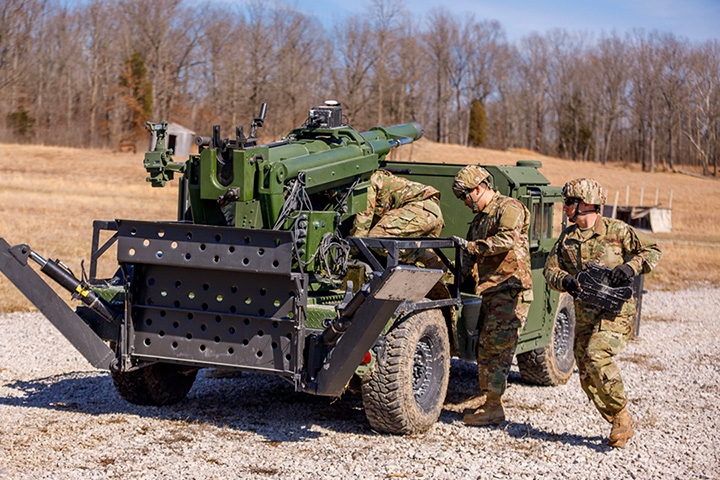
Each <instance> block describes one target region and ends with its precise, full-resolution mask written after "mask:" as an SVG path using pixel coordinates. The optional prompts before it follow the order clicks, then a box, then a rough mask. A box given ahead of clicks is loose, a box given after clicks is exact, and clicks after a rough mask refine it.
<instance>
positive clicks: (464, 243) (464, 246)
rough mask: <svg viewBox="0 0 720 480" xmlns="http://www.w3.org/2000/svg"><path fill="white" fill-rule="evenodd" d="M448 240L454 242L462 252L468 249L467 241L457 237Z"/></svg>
mask: <svg viewBox="0 0 720 480" xmlns="http://www.w3.org/2000/svg"><path fill="white" fill-rule="evenodd" d="M450 240H452V241H453V242H455V243H456V244H457V246H458V247H460V248H462V249H463V250H467V248H468V241H467V240H465V239H464V238H460V237H458V236H455V235H453V236H452V237H450Z"/></svg>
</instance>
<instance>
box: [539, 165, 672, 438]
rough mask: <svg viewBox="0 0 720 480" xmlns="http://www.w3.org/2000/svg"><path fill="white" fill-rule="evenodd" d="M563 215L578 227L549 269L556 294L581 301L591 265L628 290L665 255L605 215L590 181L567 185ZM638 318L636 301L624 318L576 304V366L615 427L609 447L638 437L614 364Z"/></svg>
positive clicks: (566, 234) (567, 234) (565, 236)
mask: <svg viewBox="0 0 720 480" xmlns="http://www.w3.org/2000/svg"><path fill="white" fill-rule="evenodd" d="M562 193H563V197H564V198H565V206H564V207H563V210H564V212H565V214H566V215H567V217H568V219H569V220H570V221H571V222H573V225H571V226H569V227H568V228H566V229H565V230H564V231H563V232H562V234H561V235H560V238H559V239H558V241H557V243H556V244H555V246H554V247H553V249H552V251H551V252H550V255H548V257H547V261H546V263H545V270H544V274H545V278H546V279H547V281H548V284H549V285H550V286H551V287H552V288H554V289H555V290H559V291H561V292H568V293H569V294H570V295H572V296H573V297H577V295H578V293H580V291H581V289H582V287H581V285H580V283H579V282H578V279H577V275H578V273H579V272H580V271H582V270H583V268H584V267H583V266H584V265H586V264H587V263H589V262H592V263H595V264H596V265H600V266H602V267H608V268H611V269H612V270H611V272H610V281H611V284H612V286H615V287H619V286H628V285H631V284H632V283H633V280H634V277H635V276H636V275H641V274H643V273H648V272H650V271H651V270H652V269H653V268H655V266H656V265H657V263H658V261H659V260H660V257H661V255H662V253H661V252H660V249H659V248H658V247H657V245H656V244H655V243H654V242H651V241H649V240H648V239H645V238H642V237H640V236H639V235H638V234H637V233H636V232H635V230H634V229H633V228H632V227H630V226H629V225H627V224H625V223H624V222H622V221H620V220H616V219H612V218H604V217H603V216H602V214H601V208H602V205H603V204H604V203H605V192H604V190H603V188H602V187H601V186H600V184H599V183H598V182H597V181H595V180H593V179H591V178H579V179H576V180H573V181H571V182H568V183H566V184H565V186H564V187H563V190H562ZM634 316H635V300H634V299H633V298H631V299H630V300H628V301H627V302H626V303H625V304H624V305H623V306H622V310H621V311H620V313H613V312H610V311H608V310H604V309H602V308H599V307H595V306H592V305H589V304H587V303H584V302H581V301H579V300H577V299H576V300H575V322H576V323H575V344H574V349H573V350H574V354H575V361H576V362H577V365H578V371H579V373H580V385H581V386H582V389H583V390H584V391H585V393H586V394H587V396H588V398H590V400H591V401H592V402H593V403H594V404H595V407H596V408H597V409H598V411H599V412H600V415H602V417H603V418H604V419H605V420H607V421H608V422H610V423H612V430H611V432H610V438H609V445H610V446H611V447H623V446H625V444H626V443H627V441H628V439H630V438H631V437H632V436H633V433H634V432H633V424H634V422H633V419H632V417H631V416H630V413H629V412H628V408H627V397H626V395H625V389H624V386H623V382H622V378H621V377H620V370H619V369H618V367H617V365H615V363H614V362H613V360H612V358H613V357H614V356H615V355H617V354H618V353H620V352H621V351H622V349H623V348H625V344H626V343H627V340H628V338H629V336H630V330H631V328H632V321H633V318H634Z"/></svg>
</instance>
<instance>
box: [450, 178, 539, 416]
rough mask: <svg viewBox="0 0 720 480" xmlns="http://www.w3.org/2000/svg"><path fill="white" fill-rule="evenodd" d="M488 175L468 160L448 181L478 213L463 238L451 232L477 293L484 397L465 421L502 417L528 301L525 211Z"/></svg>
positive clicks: (529, 285) (481, 387) (481, 383)
mask: <svg viewBox="0 0 720 480" xmlns="http://www.w3.org/2000/svg"><path fill="white" fill-rule="evenodd" d="M489 178H490V174H489V173H488V172H487V170H485V169H484V168H481V167H477V166H473V165H470V166H467V167H465V168H463V169H462V170H460V172H458V174H457V175H456V176H455V180H454V182H453V187H452V188H453V192H454V193H455V196H456V197H458V198H460V199H461V200H463V202H464V203H465V205H466V206H467V207H468V208H471V209H472V210H473V212H476V213H477V215H476V216H475V218H474V219H473V221H472V223H471V224H470V229H469V231H468V234H467V239H462V238H459V237H453V239H454V240H455V242H456V243H457V244H458V245H459V246H460V247H462V249H463V255H464V257H463V260H464V262H463V264H464V266H465V267H467V268H466V269H465V271H464V272H462V273H463V277H464V278H465V277H468V276H472V279H473V280H474V283H475V293H476V294H478V295H482V308H481V324H480V325H482V329H481V331H480V333H479V336H478V351H477V361H478V378H479V383H480V393H481V395H484V396H485V403H484V404H483V405H482V406H481V407H480V408H477V409H476V410H475V411H468V412H466V413H465V415H464V416H463V422H465V423H467V424H469V425H498V424H500V423H502V422H503V421H505V411H504V409H503V405H502V395H503V393H504V392H505V389H506V387H507V377H508V374H509V373H510V366H511V365H512V359H513V356H514V355H515V348H516V347H517V341H518V336H519V334H520V330H521V329H522V328H523V327H524V326H525V322H526V320H527V315H528V311H529V310H530V302H531V301H532V278H531V276H530V247H529V243H528V229H529V227H530V212H529V211H528V209H527V208H526V207H525V205H523V204H522V203H521V202H520V201H518V200H516V199H514V198H511V197H506V196H504V195H501V194H500V193H498V192H496V191H494V190H493V189H492V188H490V184H489Z"/></svg>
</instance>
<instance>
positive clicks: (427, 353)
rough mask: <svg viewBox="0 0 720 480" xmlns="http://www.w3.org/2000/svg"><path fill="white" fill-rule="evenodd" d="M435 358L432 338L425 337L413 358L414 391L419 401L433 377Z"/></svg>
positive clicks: (418, 345)
mask: <svg viewBox="0 0 720 480" xmlns="http://www.w3.org/2000/svg"><path fill="white" fill-rule="evenodd" d="M433 360H434V359H433V355H432V347H431V344H430V339H429V338H428V337H423V338H421V339H420V341H419V342H418V344H417V347H416V348H415V355H414V358H413V379H412V383H413V393H414V395H415V400H416V401H418V402H420V400H421V399H422V398H423V396H424V395H425V394H426V393H427V391H428V386H429V385H430V382H431V379H432V371H433Z"/></svg>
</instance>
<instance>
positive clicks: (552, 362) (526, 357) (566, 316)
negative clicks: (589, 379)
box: [517, 294, 575, 386]
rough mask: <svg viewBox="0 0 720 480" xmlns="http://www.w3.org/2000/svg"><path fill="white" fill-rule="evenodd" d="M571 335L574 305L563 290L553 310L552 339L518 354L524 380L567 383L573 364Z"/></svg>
mask: <svg viewBox="0 0 720 480" xmlns="http://www.w3.org/2000/svg"><path fill="white" fill-rule="evenodd" d="M574 337H575V305H574V304H573V299H572V297H571V296H570V295H567V294H562V295H561V296H560V301H559V302H558V308H557V311H556V313H555V325H554V326H553V336H552V342H551V343H550V344H549V345H547V346H545V347H542V348H536V349H535V350H531V351H529V352H526V353H521V354H520V355H518V356H517V361H518V367H519V368H520V376H522V378H523V380H525V381H526V382H528V383H534V384H536V385H545V386H556V385H562V384H564V383H566V382H567V381H568V379H569V378H570V376H571V375H572V372H573V368H574V366H575V357H574V356H573V340H574Z"/></svg>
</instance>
